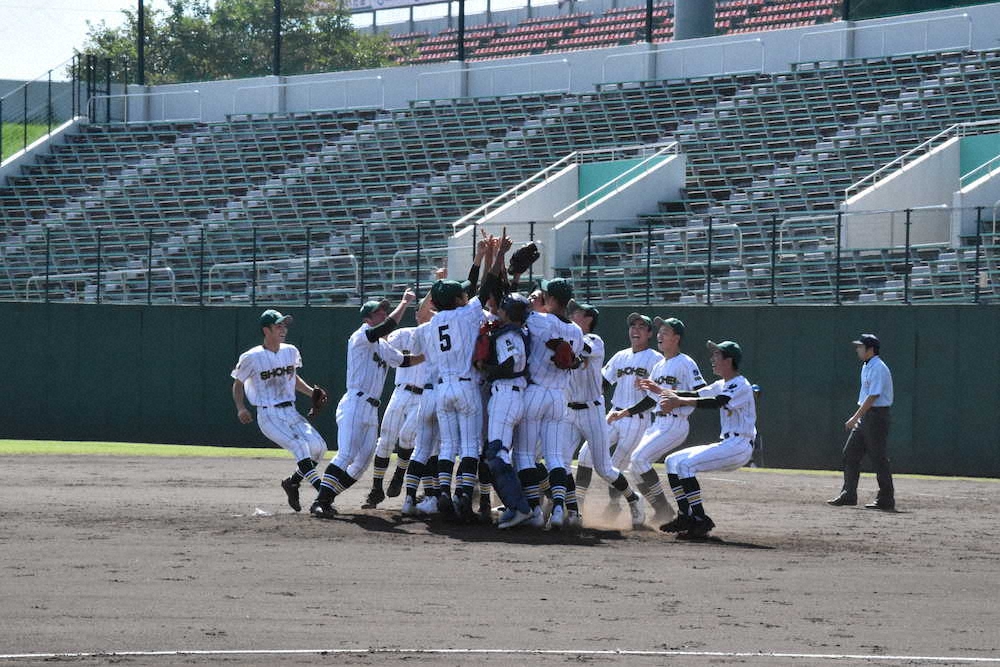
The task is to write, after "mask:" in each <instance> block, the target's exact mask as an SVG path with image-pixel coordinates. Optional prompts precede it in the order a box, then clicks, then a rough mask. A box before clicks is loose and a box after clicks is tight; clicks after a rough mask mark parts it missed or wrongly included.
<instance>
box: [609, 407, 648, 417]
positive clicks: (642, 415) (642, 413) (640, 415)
mask: <svg viewBox="0 0 1000 667" xmlns="http://www.w3.org/2000/svg"><path fill="white" fill-rule="evenodd" d="M612 410H626V411H627V410H628V408H616V407H613V406H612ZM625 416H626V417H638V418H639V419H642V418H643V417H645V416H646V413H644V412H640V413H639V414H637V415H625Z"/></svg>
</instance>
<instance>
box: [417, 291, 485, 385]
mask: <svg viewBox="0 0 1000 667" xmlns="http://www.w3.org/2000/svg"><path fill="white" fill-rule="evenodd" d="M482 321H483V307H482V305H481V304H480V303H479V298H478V297H475V298H473V299H471V300H470V301H469V303H467V304H466V305H464V306H459V307H458V308H455V309H454V310H442V311H441V312H439V313H436V314H435V315H434V317H432V318H431V321H430V322H429V324H430V325H431V328H432V329H433V330H434V333H435V335H436V337H437V340H436V344H433V343H432V344H431V345H430V349H429V350H427V352H428V353H429V354H428V356H429V357H430V358H431V360H433V361H434V363H435V364H436V365H437V370H438V374H439V375H440V376H441V377H442V378H443V379H445V380H448V379H452V378H459V377H464V378H472V377H474V375H473V373H474V370H473V367H472V353H473V350H474V349H475V347H476V338H477V337H478V336H479V325H480V324H482Z"/></svg>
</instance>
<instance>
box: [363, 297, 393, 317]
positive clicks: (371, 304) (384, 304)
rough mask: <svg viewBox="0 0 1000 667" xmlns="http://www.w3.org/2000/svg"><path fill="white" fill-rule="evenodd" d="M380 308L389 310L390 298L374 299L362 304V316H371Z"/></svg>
mask: <svg viewBox="0 0 1000 667" xmlns="http://www.w3.org/2000/svg"><path fill="white" fill-rule="evenodd" d="M378 310H385V311H388V310H389V299H374V300H372V301H366V302H365V305H363V306H361V317H371V316H372V315H373V314H374V313H375V311H378Z"/></svg>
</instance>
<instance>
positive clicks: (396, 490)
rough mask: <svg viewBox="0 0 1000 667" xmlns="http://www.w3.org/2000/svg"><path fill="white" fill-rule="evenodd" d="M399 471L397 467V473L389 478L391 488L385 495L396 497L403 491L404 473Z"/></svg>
mask: <svg viewBox="0 0 1000 667" xmlns="http://www.w3.org/2000/svg"><path fill="white" fill-rule="evenodd" d="M399 472H400V471H399V470H398V469H397V470H396V474H395V475H393V476H392V479H391V480H389V488H388V489H386V491H385V495H387V496H388V497H390V498H395V497H396V496H398V495H399V494H400V493H402V492H403V475H400V474H399Z"/></svg>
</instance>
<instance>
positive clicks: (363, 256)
mask: <svg viewBox="0 0 1000 667" xmlns="http://www.w3.org/2000/svg"><path fill="white" fill-rule="evenodd" d="M365 236H366V235H365V223H364V221H363V220H362V221H361V269H360V271H359V273H360V274H361V275H360V279H361V284H360V285H359V286H358V292H359V293H360V296H361V303H364V302H365V259H367V258H366V254H367V252H368V249H367V248H366V247H365V243H366V241H367V239H366V238H365ZM472 251H473V252H475V251H476V249H475V244H473V248H472Z"/></svg>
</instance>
